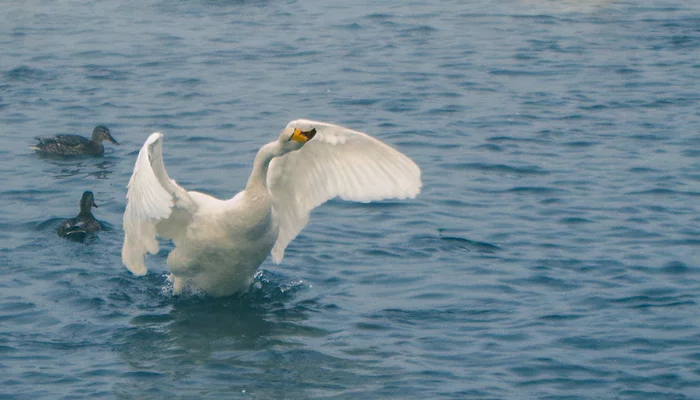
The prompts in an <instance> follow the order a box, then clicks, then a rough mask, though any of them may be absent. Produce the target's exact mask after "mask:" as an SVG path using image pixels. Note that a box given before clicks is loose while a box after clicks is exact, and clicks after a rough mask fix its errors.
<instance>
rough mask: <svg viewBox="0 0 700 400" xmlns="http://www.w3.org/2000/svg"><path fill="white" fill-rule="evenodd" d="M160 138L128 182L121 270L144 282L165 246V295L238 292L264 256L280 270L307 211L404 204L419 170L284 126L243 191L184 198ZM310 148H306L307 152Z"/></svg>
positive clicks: (361, 146) (316, 129)
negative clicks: (347, 203)
mask: <svg viewBox="0 0 700 400" xmlns="http://www.w3.org/2000/svg"><path fill="white" fill-rule="evenodd" d="M162 138H163V135H162V134H160V133H154V134H152V135H151V136H150V137H149V138H148V139H147V140H146V143H145V144H144V146H143V147H142V149H141V151H140V152H139V155H138V157H137V160H136V163H135V165H134V172H133V174H132V177H131V179H130V181H129V185H128V193H127V206H126V210H125V212H124V218H123V223H124V232H125V235H124V244H123V247H122V262H123V263H124V265H125V266H126V267H127V268H128V269H129V270H130V271H131V272H132V273H134V274H135V275H144V274H146V273H147V268H146V265H145V262H144V256H145V254H146V253H147V252H148V253H151V254H155V253H157V252H158V248H159V244H158V241H157V239H156V236H159V237H161V238H164V239H170V240H172V242H173V244H174V245H175V248H174V249H173V250H172V251H171V252H170V254H169V255H168V258H167V264H168V268H169V270H170V272H171V278H172V281H173V293H174V294H179V293H181V292H182V291H183V289H184V288H185V287H192V288H194V289H196V290H200V291H203V292H204V293H207V294H209V295H212V296H227V295H230V294H233V293H236V292H245V291H246V290H248V288H249V287H250V285H251V283H252V281H253V277H254V275H255V272H256V270H257V268H258V267H259V266H260V264H262V263H263V261H265V259H266V258H267V257H268V255H272V260H273V262H275V263H279V262H280V261H281V260H282V258H283V256H284V249H285V248H286V246H287V244H288V243H289V242H291V240H292V239H294V237H295V236H297V234H298V233H299V232H300V231H301V230H302V229H303V227H304V226H305V225H306V224H307V223H308V219H309V214H310V211H311V210H312V209H313V208H315V207H317V206H319V205H320V204H322V203H324V202H325V201H327V200H329V199H331V198H333V197H336V196H338V197H341V198H343V199H346V200H354V201H362V202H369V201H372V200H379V199H385V198H411V197H415V196H416V195H417V194H418V192H419V191H420V186H421V182H420V169H419V168H418V167H417V166H416V165H415V163H413V161H411V160H410V159H409V158H408V157H406V156H405V155H403V154H401V153H399V152H398V151H396V150H394V149H393V148H391V147H389V146H387V145H385V144H383V143H381V142H379V141H378V140H376V139H374V138H371V137H369V136H367V135H365V134H363V133H360V132H356V131H352V130H349V129H347V128H343V127H339V126H336V125H332V124H327V123H323V122H317V121H310V120H296V121H292V122H290V123H289V124H288V125H287V127H286V128H285V129H284V130H283V131H282V133H281V134H280V137H279V139H278V140H276V141H273V142H271V143H268V144H266V145H264V146H262V148H261V149H260V150H259V151H258V153H257V155H256V157H255V161H254V163H253V169H252V172H251V175H250V177H249V179H248V183H247V184H246V187H245V189H244V190H243V191H241V192H239V193H238V194H237V195H235V196H234V197H232V198H231V199H228V200H220V199H216V198H214V197H212V196H209V195H206V194H204V193H200V192H194V191H186V190H185V189H183V188H182V187H180V186H179V185H178V184H177V183H176V182H175V181H174V180H172V179H170V178H169V177H168V175H167V172H166V171H165V166H164V164H163V157H162ZM307 142H308V143H307Z"/></svg>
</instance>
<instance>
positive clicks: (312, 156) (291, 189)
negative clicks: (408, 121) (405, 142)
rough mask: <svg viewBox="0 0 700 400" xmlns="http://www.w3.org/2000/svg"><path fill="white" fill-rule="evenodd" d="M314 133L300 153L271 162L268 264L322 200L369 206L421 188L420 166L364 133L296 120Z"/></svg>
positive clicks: (408, 195)
mask: <svg viewBox="0 0 700 400" xmlns="http://www.w3.org/2000/svg"><path fill="white" fill-rule="evenodd" d="M292 124H296V125H299V126H306V127H308V128H309V129H311V128H314V129H316V135H315V136H314V138H313V139H312V140H310V141H309V142H307V143H306V144H305V145H304V147H302V148H301V149H300V150H297V151H293V152H291V153H288V154H286V155H284V156H282V157H277V158H275V159H274V160H272V162H271V163H270V169H269V172H268V182H267V184H268V188H269V189H270V193H271V194H272V198H273V204H274V206H275V211H276V213H277V216H278V221H279V225H280V228H279V235H278V238H277V242H276V243H275V247H274V248H273V249H272V260H273V261H274V262H275V263H279V262H280V261H282V258H283V257H284V250H285V248H286V247H287V245H288V244H289V242H291V241H292V240H293V239H294V238H295V237H296V236H297V235H298V234H299V232H300V231H301V230H302V229H303V228H304V226H306V224H307V223H308V222H309V214H310V212H311V210H313V209H314V208H316V207H318V206H319V205H321V204H323V203H325V202H326V201H328V200H330V199H332V198H334V197H340V198H341V199H343V200H351V201H359V202H370V201H375V200H383V199H390V198H396V199H404V198H414V197H415V196H417V195H418V193H419V192H420V188H421V185H422V183H421V172H420V168H419V167H418V166H417V165H416V164H415V163H414V162H413V161H412V160H411V159H410V158H408V157H407V156H405V155H404V154H402V153H400V152H399V151H397V150H395V149H393V148H392V147H390V146H388V145H386V144H384V143H382V142H381V141H379V140H377V139H375V138H373V137H371V136H369V135H367V134H365V133H362V132H357V131H353V130H351V129H347V128H343V127H340V126H336V125H332V124H327V123H323V122H316V121H308V120H296V121H292V122H290V125H292Z"/></svg>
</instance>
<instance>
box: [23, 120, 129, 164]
mask: <svg viewBox="0 0 700 400" xmlns="http://www.w3.org/2000/svg"><path fill="white" fill-rule="evenodd" d="M36 139H37V140H38V141H39V143H38V144H37V145H36V146H29V148H30V149H34V150H36V151H38V152H39V153H41V154H54V155H64V156H67V155H91V156H100V155H102V154H103V153H104V151H105V148H104V146H103V145H102V141H103V140H107V141H109V142H112V143H114V144H116V145H119V143H117V141H116V140H114V138H113V137H112V134H111V133H110V131H109V129H107V127H105V126H102V125H99V126H96V127H95V129H94V130H93V131H92V139H88V138H86V137H83V136H80V135H56V136H46V137H37V138H36Z"/></svg>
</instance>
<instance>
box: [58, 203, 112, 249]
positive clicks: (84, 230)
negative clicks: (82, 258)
mask: <svg viewBox="0 0 700 400" xmlns="http://www.w3.org/2000/svg"><path fill="white" fill-rule="evenodd" d="M92 207H95V208H97V204H95V196H94V195H93V194H92V192H90V191H86V192H84V193H83V196H82V197H81V198H80V213H79V214H78V216H77V217H75V218H70V219H67V220H65V221H63V223H62V224H61V226H60V227H59V228H58V236H61V237H64V238H66V239H70V240H74V241H76V242H82V241H83V240H85V237H86V236H87V234H88V233H93V232H97V231H99V230H101V229H102V225H100V222H99V221H98V220H96V219H95V216H94V215H92V211H91V209H92Z"/></svg>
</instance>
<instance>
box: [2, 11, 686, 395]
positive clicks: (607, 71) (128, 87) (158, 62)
mask: <svg viewBox="0 0 700 400" xmlns="http://www.w3.org/2000/svg"><path fill="white" fill-rule="evenodd" d="M353 3H354V4H353ZM699 22H700V3H696V2H691V1H683V0H661V1H652V0H640V1H573V0H571V1H566V0H562V1H557V2H555V1H547V0H517V1H516V0H511V1H502V2H491V1H486V0H479V1H469V2H465V1H443V2H428V1H414V2H403V3H402V4H399V3H395V2H389V1H379V2H339V1H331V2H321V1H308V2H299V1H285V2H277V1H263V0H260V1H225V0H211V1H205V0H194V1H186V2H185V1H180V2H178V1H167V2H166V1H156V0H147V1H143V2H107V1H80V2H78V1H59V2H55V1H44V0H34V1H31V0H30V1H24V2H6V4H4V5H3V11H2V13H0V43H1V46H2V57H0V137H2V146H1V147H0V176H2V181H3V182H4V185H3V187H2V189H0V265H1V266H2V277H1V278H0V372H1V374H0V376H1V377H0V398H8V399H38V398H51V399H54V398H91V399H92V398H109V399H111V398H183V399H185V398H187V399H189V398H198V399H199V398H207V399H210V398H211V399H214V398H218V399H231V398H240V399H268V398H292V399H293V398H296V399H308V398H333V399H337V398H347V399H356V398H382V399H384V398H387V399H389V398H395V399H407V398H455V399H456V398H459V399H471V398H474V399H477V398H478V399H486V398H491V399H600V398H616V399H650V398H654V399H686V398H687V399H691V398H700V320H699V318H698V315H699V314H700V313H699V312H698V311H699V310H698V302H699V301H700V299H699V295H698V293H699V292H700V275H699V274H700V268H699V267H698V257H699V256H700V250H699V249H700V247H699V244H700V229H698V220H699V218H698V211H699V209H698V208H699V207H698V198H699V197H700V174H699V173H698V170H699V169H700V168H699V167H700V162H699V161H698V159H699V157H700V150H699V149H700V133H699V130H698V126H700V112H699V111H698V100H700V94H698V93H700V90H699V89H700V87H699V86H698V85H699V84H698V82H700V59H699V58H698V54H700V53H699V50H700V29H698V26H700V25H699ZM301 117H306V118H313V119H319V120H326V121H332V122H336V123H340V124H343V125H346V126H349V127H352V128H354V129H358V130H361V131H365V132H368V133H370V134H373V135H375V136H377V137H379V138H380V139H382V140H384V141H386V142H388V143H390V144H392V145H393V146H395V147H397V148H398V149H400V150H401V151H403V152H404V153H406V154H407V155H409V156H410V157H412V158H413V159H414V160H415V161H416V162H417V163H418V164H419V165H420V166H421V167H422V170H423V178H424V190H423V192H422V193H421V195H420V196H419V197H418V198H417V199H416V200H412V201H387V202H382V203H377V204H370V205H363V204H352V203H344V202H340V201H331V202H330V203H328V204H326V205H324V206H323V207H321V208H319V209H317V210H316V211H315V212H314V213H313V215H312V220H311V223H310V224H309V226H308V227H307V228H306V229H305V230H304V231H303V232H302V234H301V235H300V237H298V238H297V239H296V240H295V241H294V242H292V243H291V245H290V247H289V248H288V250H287V253H286V257H285V259H284V261H283V263H282V264H281V265H273V264H272V263H271V262H269V261H267V262H265V263H264V264H263V265H262V267H261V270H260V274H259V275H258V276H257V277H256V280H255V284H254V287H253V288H252V289H251V291H250V292H249V293H248V294H246V295H243V296H234V297H230V298H224V299H212V298H207V297H204V296H200V295H197V294H187V295H184V296H181V297H173V296H171V294H170V293H169V289H170V288H169V286H168V282H167V280H166V272H167V269H166V266H165V257H166V254H167V251H168V250H169V249H170V248H171V247H170V246H169V245H164V246H163V248H164V250H163V251H162V252H161V253H160V254H158V255H157V256H153V257H151V258H150V259H149V265H150V267H151V271H150V273H149V275H147V276H145V277H142V278H136V277H134V276H132V275H130V274H129V273H128V271H127V270H126V269H125V268H124V267H123V266H122V265H121V262H120V247H121V240H122V236H123V232H122V229H121V215H122V213H123V210H124V207H125V199H124V195H125V193H126V190H125V185H126V183H127V181H128V179H129V176H130V174H131V169H132V167H133V162H134V160H135V158H136V154H137V152H138V149H139V148H140V146H141V145H142V143H143V141H144V140H145V139H146V137H147V136H148V134H150V133H151V132H153V131H156V130H157V131H162V132H164V133H165V135H166V136H165V161H166V165H167V167H168V170H169V172H170V175H171V176H172V177H173V178H174V179H177V180H178V182H179V183H180V184H181V185H183V186H184V187H186V188H189V189H196V190H200V191H205V192H208V193H211V194H213V195H216V196H220V197H229V196H232V195H233V194H235V193H236V192H237V191H238V190H240V189H241V188H242V187H243V185H244V183H245V181H246V179H247V176H248V174H249V172H250V165H251V163H252V158H253V156H254V153H255V151H256V150H257V149H258V148H259V147H260V146H261V145H262V144H264V143H266V142H268V141H271V140H273V139H275V138H276V137H277V135H278V133H279V132H280V130H281V129H282V127H284V125H285V124H286V123H287V122H288V121H289V120H292V119H295V118H301ZM98 124H104V125H106V126H108V127H109V128H110V129H111V131H112V133H113V135H114V137H115V138H116V139H117V140H118V141H119V142H120V143H121V146H119V147H116V146H110V145H109V144H107V145H106V146H107V149H106V153H105V156H104V157H103V158H84V159H68V160H65V159H50V158H41V157H38V156H36V155H35V154H32V152H31V151H30V150H29V149H28V146H29V145H31V144H33V143H34V140H33V139H32V137H33V136H37V135H49V134H55V133H80V134H84V135H89V133H90V132H91V130H92V128H93V127H94V126H95V125H98ZM84 190H92V191H93V192H94V193H95V197H96V201H97V203H98V204H99V205H100V208H99V209H97V210H95V215H96V216H97V218H98V219H100V220H102V221H104V222H105V223H106V224H108V225H109V229H107V230H105V231H103V232H101V233H100V234H99V237H98V238H96V239H95V240H94V241H93V242H91V243H89V244H87V245H85V244H79V243H72V242H68V241H65V240H61V239H60V238H58V237H57V236H56V234H55V231H54V230H55V226H56V225H57V224H58V223H59V222H60V221H61V219H62V218H68V217H72V216H75V214H77V211H78V201H79V199H80V195H81V194H82V192H83V191H84Z"/></svg>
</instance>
